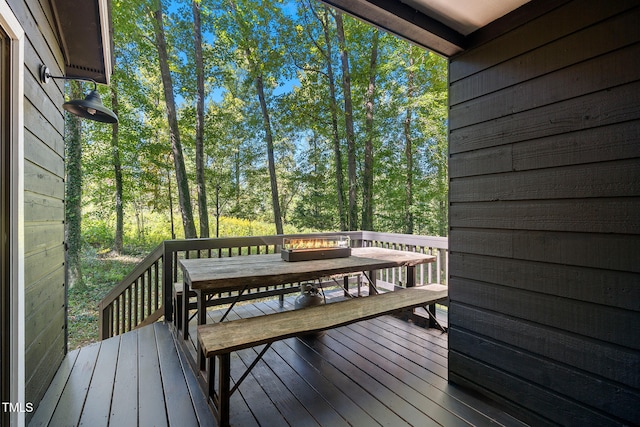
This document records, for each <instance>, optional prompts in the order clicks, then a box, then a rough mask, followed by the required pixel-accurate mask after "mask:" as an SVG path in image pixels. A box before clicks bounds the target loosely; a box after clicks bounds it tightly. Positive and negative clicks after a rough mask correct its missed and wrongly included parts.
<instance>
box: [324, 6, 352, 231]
mask: <svg viewBox="0 0 640 427" xmlns="http://www.w3.org/2000/svg"><path fill="white" fill-rule="evenodd" d="M322 11H323V13H322V15H321V16H318V21H319V22H320V24H321V25H322V32H323V34H324V42H325V46H326V51H325V53H324V56H325V59H326V69H327V83H328V86H329V101H330V111H331V136H332V139H333V156H334V162H335V175H336V194H337V195H338V215H339V217H340V230H346V229H347V220H346V215H345V203H344V175H343V173H342V148H341V144H340V132H339V131H338V111H339V108H338V97H337V91H336V83H335V76H334V72H333V43H332V37H331V31H330V28H329V19H328V17H329V7H328V6H326V5H323V6H322Z"/></svg>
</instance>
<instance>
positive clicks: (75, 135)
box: [65, 81, 84, 287]
mask: <svg viewBox="0 0 640 427" xmlns="http://www.w3.org/2000/svg"><path fill="white" fill-rule="evenodd" d="M70 86H71V98H72V99H82V97H83V94H82V86H81V85H80V83H78V82H75V81H72V82H71V83H70ZM81 120H82V119H80V117H78V116H74V115H72V114H67V115H66V134H67V137H66V141H65V142H66V152H67V156H66V160H67V179H66V193H67V194H66V201H65V226H66V230H65V231H66V234H67V235H66V241H67V274H68V281H69V287H73V286H77V287H84V282H83V280H82V268H81V265H80V253H81V249H82V240H81V225H82V121H81Z"/></svg>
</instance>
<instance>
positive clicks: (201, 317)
mask: <svg viewBox="0 0 640 427" xmlns="http://www.w3.org/2000/svg"><path fill="white" fill-rule="evenodd" d="M205 298H206V295H205V293H204V292H202V291H201V290H200V289H198V290H196V299H197V300H198V302H197V304H196V307H197V309H198V314H197V319H198V325H204V324H205V323H207V305H206V301H205ZM196 354H197V355H198V366H199V367H200V370H204V369H206V368H207V365H206V363H207V360H206V358H205V357H204V355H203V354H202V347H201V346H200V340H197V342H196Z"/></svg>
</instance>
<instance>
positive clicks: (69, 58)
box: [51, 0, 113, 84]
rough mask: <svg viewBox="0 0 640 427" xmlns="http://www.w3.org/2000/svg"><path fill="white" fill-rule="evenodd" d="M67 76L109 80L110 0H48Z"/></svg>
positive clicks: (111, 67)
mask: <svg viewBox="0 0 640 427" xmlns="http://www.w3.org/2000/svg"><path fill="white" fill-rule="evenodd" d="M51 5H52V9H53V12H54V16H55V20H56V27H57V29H58V33H59V35H60V41H61V45H62V50H63V54H64V61H65V64H64V70H65V75H66V76H67V77H79V78H86V79H92V80H95V81H96V82H97V83H102V84H109V81H110V77H111V73H112V70H113V52H112V46H111V40H112V37H111V15H110V7H111V4H110V0H90V1H82V2H75V1H73V2H70V1H64V0H51Z"/></svg>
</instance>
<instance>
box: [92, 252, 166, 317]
mask: <svg viewBox="0 0 640 427" xmlns="http://www.w3.org/2000/svg"><path fill="white" fill-rule="evenodd" d="M163 253H164V244H163V243H160V244H159V245H158V246H157V247H156V248H155V249H154V250H153V251H152V252H151V253H150V254H149V255H147V256H146V258H145V259H144V260H142V261H141V262H140V263H139V264H138V265H136V267H135V268H134V269H133V271H131V273H129V274H127V276H126V277H125V278H124V279H122V280H121V281H120V283H119V284H118V285H117V286H115V287H114V288H113V289H111V291H110V292H109V293H108V294H107V295H105V297H104V298H102V300H101V301H100V303H99V304H98V306H99V307H100V310H102V309H104V307H106V306H108V305H109V304H111V303H112V302H113V301H114V300H115V299H116V298H118V297H119V296H120V295H121V294H122V292H124V290H125V289H127V288H128V287H129V285H130V284H131V283H132V282H133V281H135V280H136V279H137V278H138V277H140V276H141V275H142V274H144V272H145V271H147V270H148V269H149V267H151V266H152V265H153V264H154V263H156V262H157V261H158V260H159V259H160V258H162V254H163Z"/></svg>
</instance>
